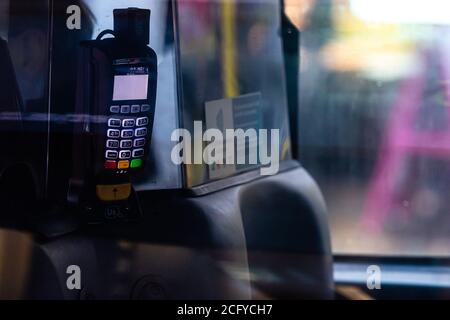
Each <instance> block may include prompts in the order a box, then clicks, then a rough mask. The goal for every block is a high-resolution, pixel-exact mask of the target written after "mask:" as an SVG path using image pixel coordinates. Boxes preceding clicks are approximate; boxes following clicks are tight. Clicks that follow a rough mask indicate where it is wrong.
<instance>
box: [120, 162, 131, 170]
mask: <svg viewBox="0 0 450 320" xmlns="http://www.w3.org/2000/svg"><path fill="white" fill-rule="evenodd" d="M129 167H130V161H128V160H125V161H119V164H118V165H117V168H118V169H128V168H129Z"/></svg>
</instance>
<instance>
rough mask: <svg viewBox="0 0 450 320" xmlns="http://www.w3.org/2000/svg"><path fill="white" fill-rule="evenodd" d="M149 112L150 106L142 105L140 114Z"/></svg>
mask: <svg viewBox="0 0 450 320" xmlns="http://www.w3.org/2000/svg"><path fill="white" fill-rule="evenodd" d="M149 110H150V105H148V104H143V105H142V106H141V112H147V111H149Z"/></svg>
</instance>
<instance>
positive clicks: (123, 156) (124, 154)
mask: <svg viewBox="0 0 450 320" xmlns="http://www.w3.org/2000/svg"><path fill="white" fill-rule="evenodd" d="M119 158H120V159H130V158H131V151H128V150H122V151H120V152H119Z"/></svg>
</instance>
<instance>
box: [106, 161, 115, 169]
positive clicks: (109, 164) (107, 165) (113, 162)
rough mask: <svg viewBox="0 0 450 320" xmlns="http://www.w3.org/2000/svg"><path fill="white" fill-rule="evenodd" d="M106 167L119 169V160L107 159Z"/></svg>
mask: <svg viewBox="0 0 450 320" xmlns="http://www.w3.org/2000/svg"><path fill="white" fill-rule="evenodd" d="M105 169H117V162H116V161H110V160H108V161H105Z"/></svg>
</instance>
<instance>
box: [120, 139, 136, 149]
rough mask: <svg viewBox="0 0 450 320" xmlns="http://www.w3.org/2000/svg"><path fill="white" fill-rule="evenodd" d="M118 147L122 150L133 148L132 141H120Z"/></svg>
mask: <svg viewBox="0 0 450 320" xmlns="http://www.w3.org/2000/svg"><path fill="white" fill-rule="evenodd" d="M120 147H121V148H122V149H130V148H131V147H133V140H122V141H120Z"/></svg>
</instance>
